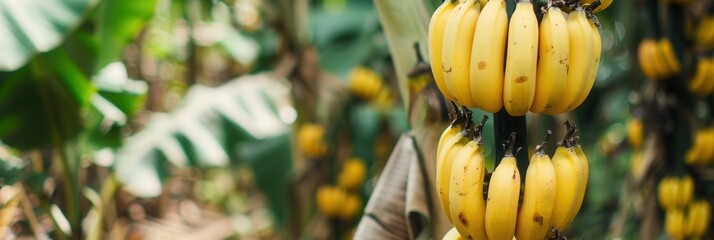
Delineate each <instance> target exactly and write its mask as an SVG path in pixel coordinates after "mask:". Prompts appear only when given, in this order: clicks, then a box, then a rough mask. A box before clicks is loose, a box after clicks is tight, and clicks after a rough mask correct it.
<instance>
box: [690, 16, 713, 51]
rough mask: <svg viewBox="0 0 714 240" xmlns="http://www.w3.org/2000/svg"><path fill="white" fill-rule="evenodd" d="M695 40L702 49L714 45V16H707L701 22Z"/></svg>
mask: <svg viewBox="0 0 714 240" xmlns="http://www.w3.org/2000/svg"><path fill="white" fill-rule="evenodd" d="M694 40H695V42H696V43H697V45H698V46H699V47H700V48H711V47H712V45H714V16H711V15H709V16H705V17H703V18H702V19H701V20H700V21H699V26H697V30H696V33H695V37H694Z"/></svg>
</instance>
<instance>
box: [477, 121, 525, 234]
mask: <svg viewBox="0 0 714 240" xmlns="http://www.w3.org/2000/svg"><path fill="white" fill-rule="evenodd" d="M514 144H515V134H512V135H511V138H510V142H509V145H510V146H509V149H508V150H506V154H505V156H504V157H503V159H501V162H500V163H499V164H498V166H496V169H495V170H494V171H493V174H492V175H491V181H490V182H489V187H488V198H487V200H486V214H485V215H486V216H485V217H486V235H487V236H488V239H491V240H511V239H513V235H514V234H515V231H516V220H517V217H518V197H519V194H520V190H521V174H520V173H519V171H518V167H517V166H516V158H515V157H514V156H513V145H514Z"/></svg>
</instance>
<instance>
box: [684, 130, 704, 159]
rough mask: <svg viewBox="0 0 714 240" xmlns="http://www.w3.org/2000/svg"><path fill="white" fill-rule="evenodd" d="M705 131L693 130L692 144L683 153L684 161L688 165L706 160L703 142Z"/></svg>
mask: <svg viewBox="0 0 714 240" xmlns="http://www.w3.org/2000/svg"><path fill="white" fill-rule="evenodd" d="M706 137H707V136H706V134H705V131H703V130H698V131H696V132H694V139H693V141H692V146H691V147H689V149H687V152H685V154H684V163H686V164H688V165H700V164H702V163H704V162H705V161H706V159H705V158H706V156H705V152H706V151H707V150H705V148H706V147H705V146H704V142H705V141H707V140H706V139H705V138H706Z"/></svg>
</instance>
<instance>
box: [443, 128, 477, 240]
mask: <svg viewBox="0 0 714 240" xmlns="http://www.w3.org/2000/svg"><path fill="white" fill-rule="evenodd" d="M485 119H486V118H484V121H483V122H485ZM483 122H482V123H483ZM482 128H483V124H481V125H480V127H478V128H477V129H476V130H475V134H474V136H475V137H474V139H472V140H471V141H470V142H469V143H467V144H466V146H464V147H463V148H462V149H461V151H459V153H458V154H457V155H456V158H455V159H454V163H453V167H452V170H451V186H450V188H449V209H450V210H451V222H452V223H454V226H455V228H456V229H457V230H458V231H459V234H460V235H461V236H463V237H465V238H467V239H486V229H485V224H484V216H485V211H486V201H485V200H484V199H483V180H484V176H485V175H486V164H485V161H484V156H483V147H482V144H483V143H482V141H481V134H480V132H481V130H480V129H482Z"/></svg>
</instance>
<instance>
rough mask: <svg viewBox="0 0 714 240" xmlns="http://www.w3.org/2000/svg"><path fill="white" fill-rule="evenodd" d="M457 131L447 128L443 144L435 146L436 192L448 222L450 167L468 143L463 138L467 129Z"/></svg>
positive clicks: (443, 135)
mask: <svg viewBox="0 0 714 240" xmlns="http://www.w3.org/2000/svg"><path fill="white" fill-rule="evenodd" d="M469 121H470V120H469ZM457 129H458V128H456V129H455V128H454V127H453V126H451V127H449V128H447V129H446V130H445V131H444V133H443V134H442V139H443V142H442V141H441V139H440V140H439V146H437V150H436V152H437V156H436V191H437V193H438V194H439V200H440V203H441V209H442V210H443V211H444V212H445V213H446V217H447V219H449V221H451V213H450V211H449V187H450V184H451V183H450V180H451V166H452V164H453V161H454V158H455V156H456V154H458V153H459V150H461V148H462V147H463V146H464V145H466V143H467V142H468V138H467V137H465V136H467V135H468V134H467V129H468V128H467V127H465V128H461V131H456V130H457ZM444 138H445V139H444ZM442 144H443V145H442Z"/></svg>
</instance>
